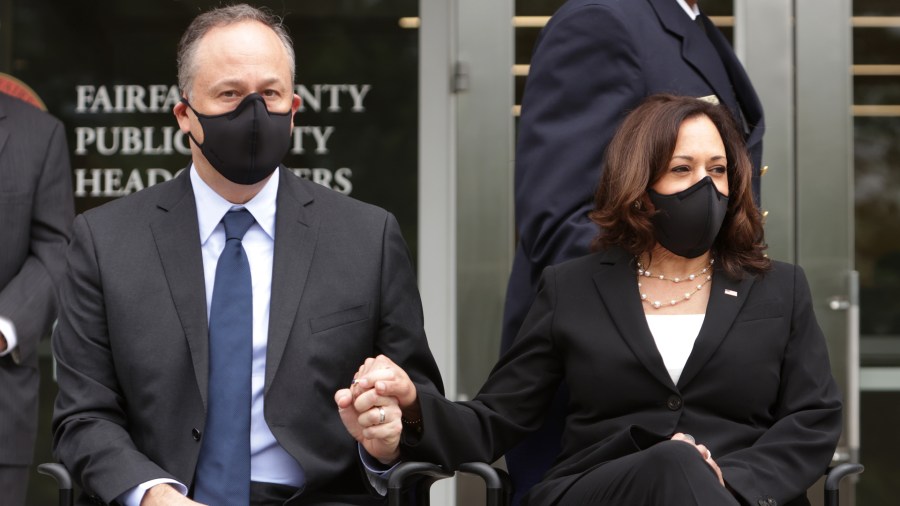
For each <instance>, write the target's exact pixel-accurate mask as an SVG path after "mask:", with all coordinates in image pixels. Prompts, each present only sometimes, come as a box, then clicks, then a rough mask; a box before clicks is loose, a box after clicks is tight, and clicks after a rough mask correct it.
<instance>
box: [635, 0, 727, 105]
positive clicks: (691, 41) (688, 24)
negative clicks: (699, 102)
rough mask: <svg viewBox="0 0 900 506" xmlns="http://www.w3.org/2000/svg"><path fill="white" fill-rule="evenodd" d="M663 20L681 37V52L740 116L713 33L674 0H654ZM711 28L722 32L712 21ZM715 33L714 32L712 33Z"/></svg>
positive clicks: (721, 99) (720, 98)
mask: <svg viewBox="0 0 900 506" xmlns="http://www.w3.org/2000/svg"><path fill="white" fill-rule="evenodd" d="M650 3H651V4H652V5H653V10H654V11H656V15H657V17H658V18H659V21H660V23H662V25H663V27H664V28H665V29H666V30H667V31H669V32H670V33H672V34H674V35H676V36H677V37H678V38H680V39H681V56H682V58H684V60H685V61H686V62H687V63H688V64H689V65H691V66H692V67H694V68H695V69H696V70H697V72H698V73H699V74H700V75H701V76H703V79H704V80H706V82H707V83H708V84H709V86H710V87H711V88H712V89H713V91H714V92H715V93H716V96H717V97H718V98H719V100H720V101H722V103H723V104H724V105H726V106H728V108H729V109H731V111H732V112H733V113H735V114H736V115H735V117H736V118H739V117H740V116H738V115H737V113H740V106H739V105H738V104H737V101H736V99H735V92H734V90H733V89H732V83H731V81H730V79H729V77H728V73H727V72H726V70H725V67H724V64H723V62H722V59H721V57H720V56H719V52H718V51H717V50H716V48H715V46H714V45H713V44H712V43H711V37H710V36H707V35H706V34H704V33H703V31H702V30H701V29H700V27H699V26H697V25H696V24H695V23H694V22H693V21H691V18H690V17H688V15H687V14H686V13H685V12H684V10H683V9H682V8H681V7H680V6H679V5H678V3H677V2H674V1H673V0H650ZM707 29H708V31H710V30H711V31H713V32H718V29H717V28H715V27H714V26H711V25H710V24H708V25H707ZM710 35H713V34H710Z"/></svg>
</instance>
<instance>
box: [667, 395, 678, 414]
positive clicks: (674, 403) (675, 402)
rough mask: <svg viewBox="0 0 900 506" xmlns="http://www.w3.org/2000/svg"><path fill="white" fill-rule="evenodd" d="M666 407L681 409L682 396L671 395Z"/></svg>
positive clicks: (675, 409)
mask: <svg viewBox="0 0 900 506" xmlns="http://www.w3.org/2000/svg"><path fill="white" fill-rule="evenodd" d="M666 407H668V408H669V409H671V410H672V411H678V410H679V409H681V397H678V396H677V395H673V396H671V397H669V400H667V401H666Z"/></svg>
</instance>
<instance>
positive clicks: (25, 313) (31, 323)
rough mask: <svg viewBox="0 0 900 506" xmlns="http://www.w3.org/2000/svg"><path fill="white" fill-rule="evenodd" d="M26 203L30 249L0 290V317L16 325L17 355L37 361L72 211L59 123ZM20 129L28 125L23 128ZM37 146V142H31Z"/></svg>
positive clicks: (60, 273) (51, 310) (52, 309)
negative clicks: (28, 202) (29, 215)
mask: <svg viewBox="0 0 900 506" xmlns="http://www.w3.org/2000/svg"><path fill="white" fill-rule="evenodd" d="M53 125H54V127H53V129H52V130H51V131H50V132H49V135H48V137H47V141H46V145H43V146H41V147H40V148H39V149H40V151H41V153H44V156H43V162H42V164H41V166H40V167H35V170H40V175H39V177H38V178H37V179H38V182H37V185H36V187H35V188H34V193H33V194H32V196H31V197H32V201H31V209H30V212H31V222H30V225H29V232H28V241H29V247H28V250H29V253H28V257H27V258H26V259H25V263H24V264H23V265H22V267H21V269H20V270H19V272H18V274H16V276H15V277H14V278H13V279H12V280H10V282H9V283H7V284H6V286H4V287H3V288H2V290H0V315H2V316H3V317H5V318H8V319H9V320H10V321H12V323H13V325H14V326H15V329H16V337H17V341H18V345H17V348H18V350H19V353H18V355H19V358H20V360H21V361H22V362H23V363H32V361H34V363H36V358H35V357H36V352H37V345H38V341H39V340H40V338H41V337H42V336H44V335H45V332H47V331H48V330H49V328H50V325H51V324H52V323H53V320H54V318H56V308H57V299H56V290H57V287H58V286H59V282H60V280H61V279H62V277H63V273H64V272H65V254H66V245H67V244H68V241H69V236H70V233H71V226H72V218H73V214H74V210H75V205H74V203H73V196H72V169H71V166H70V165H69V155H68V150H67V148H66V138H65V132H64V130H63V126H62V123H60V122H59V121H54V122H53ZM22 128H23V130H26V129H27V125H23V126H22ZM35 148H37V146H35Z"/></svg>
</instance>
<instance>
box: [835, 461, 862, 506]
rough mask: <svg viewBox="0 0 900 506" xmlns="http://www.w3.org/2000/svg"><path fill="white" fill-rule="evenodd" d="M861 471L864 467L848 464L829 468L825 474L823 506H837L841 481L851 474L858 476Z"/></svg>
mask: <svg viewBox="0 0 900 506" xmlns="http://www.w3.org/2000/svg"><path fill="white" fill-rule="evenodd" d="M863 470H865V467H863V465H862V464H855V463H850V462H848V463H845V464H838V465H836V466H834V467H832V468H830V469H829V470H828V472H827V473H825V506H838V504H839V500H840V497H839V489H840V485H841V480H843V479H844V478H845V477H847V476H850V475H852V474H859V473H861V472H863Z"/></svg>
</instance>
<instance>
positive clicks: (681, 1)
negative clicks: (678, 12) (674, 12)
mask: <svg viewBox="0 0 900 506" xmlns="http://www.w3.org/2000/svg"><path fill="white" fill-rule="evenodd" d="M675 1H676V2H678V5H680V6H681V8H682V9H684V12H686V13H687V15H688V16H690V17H691V19H697V16H699V15H700V6H698V5H697V4H696V3H695V4H694V6H693V7H691V6H690V5H688V3H687V2H686V1H685V0H675Z"/></svg>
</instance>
